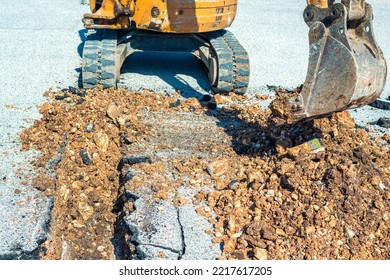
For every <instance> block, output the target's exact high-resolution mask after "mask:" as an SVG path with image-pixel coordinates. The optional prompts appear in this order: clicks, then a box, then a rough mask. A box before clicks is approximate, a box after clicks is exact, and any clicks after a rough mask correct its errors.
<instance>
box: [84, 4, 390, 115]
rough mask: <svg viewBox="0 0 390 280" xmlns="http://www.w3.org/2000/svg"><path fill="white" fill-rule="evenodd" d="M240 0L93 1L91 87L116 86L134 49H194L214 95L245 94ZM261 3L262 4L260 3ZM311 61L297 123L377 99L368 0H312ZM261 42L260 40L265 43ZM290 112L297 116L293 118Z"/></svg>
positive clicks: (380, 79)
mask: <svg viewBox="0 0 390 280" xmlns="http://www.w3.org/2000/svg"><path fill="white" fill-rule="evenodd" d="M237 2H238V0H148V1H144V0H90V10H91V13H88V14H85V15H84V18H83V23H84V26H85V28H87V29H89V31H88V34H87V39H86V42H85V45H84V49H83V62H82V83H83V87H84V88H94V87H96V86H98V85H102V86H103V87H105V88H109V87H117V83H118V81H119V78H120V69H121V67H122V64H123V62H124V61H125V59H126V57H128V56H130V55H131V54H133V53H135V52H192V53H193V54H194V55H195V56H196V57H198V58H199V60H201V61H202V62H203V63H204V65H205V66H206V67H205V70H206V72H207V76H208V79H209V82H210V85H211V88H212V90H213V91H214V92H215V93H222V94H223V93H229V92H234V93H237V94H245V92H246V91H247V88H248V84H249V76H250V63H249V57H248V53H247V52H246V50H245V49H244V47H243V46H242V45H241V44H240V42H239V41H238V40H237V39H236V38H235V36H234V35H233V34H232V33H231V32H230V31H228V30H226V28H228V27H229V26H230V25H231V24H232V23H233V21H234V19H235V16H236V13H237ZM259 5H261V3H259ZM303 18H304V21H305V22H306V24H307V25H308V26H309V45H310V53H309V62H308V69H307V76H306V80H305V82H304V84H303V86H302V89H301V90H300V92H299V93H298V94H296V95H294V96H293V97H291V98H289V99H286V101H285V103H286V104H285V106H286V108H287V111H289V113H290V114H291V115H292V119H293V120H294V122H295V121H301V120H305V119H311V118H317V117H322V116H326V115H328V114H330V113H333V112H337V111H343V110H347V109H351V108H356V107H360V106H363V105H367V104H370V103H372V102H374V101H375V100H376V99H377V98H378V97H379V96H380V94H381V93H382V91H383V88H384V85H385V82H386V76H387V65H386V61H385V59H384V55H383V53H382V51H381V49H380V48H379V46H378V44H377V42H376V40H375V37H374V33H373V27H372V20H373V11H372V7H371V5H369V4H368V3H366V1H365V0H341V1H335V0H307V7H306V9H305V10H304V12H303ZM259 47H261V46H259ZM290 117H291V116H290Z"/></svg>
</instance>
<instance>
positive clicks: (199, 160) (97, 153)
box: [21, 89, 390, 259]
mask: <svg viewBox="0 0 390 280" xmlns="http://www.w3.org/2000/svg"><path fill="white" fill-rule="evenodd" d="M76 93H77V94H78V95H77V94H71V93H70V92H67V91H63V92H58V93H48V96H49V97H50V98H51V99H52V101H51V102H48V103H46V104H44V105H43V106H42V107H41V113H42V114H43V118H42V119H41V120H40V121H37V122H36V123H35V124H34V126H33V127H31V128H29V129H27V130H25V131H24V132H23V133H22V135H21V138H22V140H23V143H24V148H25V149H27V148H35V149H38V150H40V151H41V152H42V154H41V156H40V157H39V158H38V159H37V160H36V165H37V167H39V168H40V170H43V171H42V174H41V175H40V176H41V177H40V178H41V179H39V180H36V182H37V184H36V185H37V187H38V188H39V189H41V190H45V192H46V193H47V194H48V195H54V197H55V206H54V210H53V214H52V216H53V217H52V223H51V236H52V238H51V239H50V240H48V241H47V242H46V244H44V245H43V247H44V248H45V250H47V252H46V253H45V254H43V256H44V257H45V258H48V259H53V258H55V259H58V258H62V259H66V258H70V259H104V258H107V259H112V258H115V248H114V247H115V242H114V241H113V240H112V239H113V236H114V234H115V233H114V231H115V227H116V226H118V223H117V218H118V217H117V215H116V214H115V213H114V212H115V211H113V210H114V205H115V203H117V200H118V198H119V197H120V195H121V192H122V191H121V187H120V185H121V182H120V181H119V177H120V174H121V172H122V175H121V176H122V177H123V176H126V174H123V166H122V169H121V168H119V170H118V164H119V163H120V162H121V158H122V155H126V156H129V152H131V151H132V150H133V149H134V150H137V152H140V151H143V156H145V158H148V159H151V160H146V161H141V162H139V163H132V168H133V169H134V170H136V172H135V174H133V175H132V176H130V178H128V179H127V180H126V182H125V184H127V185H128V188H129V189H131V188H137V187H145V186H150V187H151V188H152V190H153V191H154V193H155V199H157V200H158V199H166V198H167V197H168V196H169V194H172V193H175V189H176V188H177V187H178V186H183V185H185V186H188V187H191V186H193V185H196V186H197V187H199V186H210V185H211V186H214V190H212V191H205V190H204V191H200V192H199V193H198V194H197V195H196V196H195V197H186V198H185V197H178V198H177V203H178V204H182V203H187V202H188V201H189V200H191V201H192V202H193V203H195V204H199V208H198V210H197V212H198V213H200V214H202V215H203V216H205V218H207V219H209V220H210V221H211V222H212V223H213V224H215V231H214V232H213V233H210V234H213V235H214V242H215V243H221V244H223V254H222V256H221V257H220V258H221V259H325V258H326V259H388V258H389V257H390V255H389V254H390V253H389V252H390V250H389V248H390V247H389V246H390V244H389V230H388V226H389V218H390V191H389V187H390V166H389V160H390V152H389V140H388V139H389V136H388V135H385V136H384V137H383V138H377V139H371V138H370V137H369V135H368V134H367V132H366V131H365V130H363V129H358V128H355V124H354V122H353V120H352V119H351V117H350V116H349V114H348V113H347V112H343V113H338V114H334V115H332V116H330V117H327V118H323V119H320V120H314V121H311V122H308V123H303V124H297V125H288V126H287V125H279V126H272V125H270V121H269V118H270V114H271V111H270V110H268V109H267V110H264V109H261V106H260V104H256V105H253V106H244V105H242V104H243V102H244V101H243V100H241V99H242V98H241V97H240V98H235V96H233V95H230V96H229V97H228V98H222V97H220V96H217V98H216V99H215V100H214V99H213V100H212V102H215V103H217V104H223V106H221V105H219V106H218V108H217V109H214V107H212V109H210V106H208V103H207V102H199V101H197V100H196V99H193V98H191V99H188V100H184V101H183V100H179V99H178V96H173V97H169V96H164V95H160V94H155V93H149V92H144V93H130V92H128V91H126V90H101V89H96V90H91V91H88V92H87V94H86V95H84V93H83V92H76ZM221 98H222V99H223V100H219V99H221ZM215 103H214V104H215ZM176 112H180V114H177V113H176ZM183 115H186V116H192V115H195V116H197V118H203V119H204V122H206V123H210V127H209V128H208V129H209V130H208V131H207V133H210V134H211V133H212V134H213V135H214V136H215V135H218V137H219V139H220V141H218V142H216V141H203V142H202V143H200V145H196V146H194V147H192V149H193V152H192V154H190V155H187V154H186V155H182V156H177V158H174V159H170V160H169V162H163V161H161V160H157V161H156V160H154V157H155V153H156V152H159V153H160V154H163V153H164V151H170V150H174V149H175V145H174V143H171V144H166V143H164V144H161V145H159V143H158V139H164V137H168V136H166V135H169V134H170V132H169V129H172V127H168V126H167V127H166V128H164V125H161V123H162V122H161V123H159V121H158V120H159V118H164V119H168V118H171V119H172V123H174V122H175V118H179V117H180V116H183ZM148 118H149V121H148ZM175 129H177V130H181V131H182V135H183V138H181V139H178V141H185V139H184V136H185V135H186V134H185V131H186V127H185V126H183V127H175ZM221 131H222V133H221ZM200 133H201V132H200ZM162 142H163V141H162ZM148 143H149V144H150V143H152V144H153V147H152V149H151V147H148ZM149 146H150V145H149ZM134 147H136V148H134ZM202 154H204V155H207V156H201V155H202ZM122 163H123V161H122ZM167 166H169V168H170V169H172V168H173V169H175V170H176V174H174V176H167V171H166V169H167ZM50 170H54V174H55V182H53V180H52V179H50V180H45V179H44V178H45V177H44V176H48V175H47V174H46V175H45V174H44V173H50V172H49V171H50ZM46 178H47V177H46ZM184 178H185V179H184ZM43 181H44V182H50V184H45V183H42V182H43ZM202 201H204V202H206V203H207V205H208V207H204V206H201V202H202ZM128 208H129V211H131V207H128ZM213 213H214V214H213ZM45 250H43V251H45Z"/></svg>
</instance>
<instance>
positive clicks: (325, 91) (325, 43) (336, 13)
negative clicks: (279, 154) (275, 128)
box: [286, 0, 387, 122]
mask: <svg viewBox="0 0 390 280" xmlns="http://www.w3.org/2000/svg"><path fill="white" fill-rule="evenodd" d="M334 2H335V1H334V0H333V1H328V0H325V1H323V0H317V1H308V3H309V4H310V3H312V4H311V5H308V6H307V8H306V9H305V11H304V19H305V21H306V23H307V24H308V26H309V27H310V31H309V42H310V57H309V65H308V71H307V77H306V81H305V83H304V85H303V87H302V90H301V92H300V93H298V94H296V95H294V96H293V97H291V98H289V99H287V103H288V104H286V107H287V108H286V109H288V110H287V111H289V116H288V118H289V122H296V121H299V120H302V119H311V118H316V117H321V116H325V115H328V114H330V113H333V112H337V111H342V110H346V109H350V108H356V107H360V106H363V105H367V104H370V103H372V102H374V101H375V100H376V99H377V98H378V97H379V95H380V94H381V93H382V91H383V88H384V85H385V81H386V75H387V66H386V61H385V59H384V56H383V53H382V51H381V50H380V48H379V47H378V45H377V43H376V41H375V38H374V34H373V28H372V19H373V13H372V8H371V6H370V5H369V4H367V3H365V1H364V0H344V1H341V3H334Z"/></svg>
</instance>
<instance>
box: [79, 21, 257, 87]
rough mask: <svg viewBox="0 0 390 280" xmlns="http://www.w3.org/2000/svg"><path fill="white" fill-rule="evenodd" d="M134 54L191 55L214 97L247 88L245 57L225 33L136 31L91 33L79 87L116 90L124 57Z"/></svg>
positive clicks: (84, 55)
mask: <svg viewBox="0 0 390 280" xmlns="http://www.w3.org/2000/svg"><path fill="white" fill-rule="evenodd" d="M135 52H192V53H193V54H194V55H195V56H196V57H198V58H199V59H200V60H201V61H202V62H203V63H204V65H205V66H206V68H207V70H208V73H207V76H208V79H209V82H210V85H211V88H212V90H213V91H214V92H215V93H229V92H235V93H237V94H244V93H245V92H246V90H247V87H248V84H249V75H250V66H249V65H250V64H249V58H248V54H247V52H246V51H245V49H244V48H243V47H242V46H241V44H240V43H239V42H238V40H237V39H236V38H235V37H234V35H233V34H232V33H231V32H229V31H227V30H219V31H213V32H207V33H191V34H167V33H158V32H152V31H143V30H139V29H130V30H119V31H117V30H105V29H104V30H93V29H92V30H89V32H88V34H87V39H86V42H85V45H84V51H83V63H82V83H83V87H84V88H94V87H96V86H98V85H99V84H100V85H102V86H103V87H104V88H109V87H114V88H116V87H117V82H118V81H119V78H120V69H121V67H122V65H123V63H124V61H125V59H126V57H128V56H130V55H131V54H133V53H135Z"/></svg>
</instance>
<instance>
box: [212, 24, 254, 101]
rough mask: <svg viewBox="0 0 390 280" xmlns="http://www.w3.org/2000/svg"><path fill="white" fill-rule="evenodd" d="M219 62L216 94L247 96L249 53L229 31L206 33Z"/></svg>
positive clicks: (214, 87)
mask: <svg viewBox="0 0 390 280" xmlns="http://www.w3.org/2000/svg"><path fill="white" fill-rule="evenodd" d="M206 35H207V37H208V39H209V41H210V43H211V46H212V48H213V49H214V52H215V56H216V57H217V60H218V66H219V68H218V78H217V82H216V84H214V85H212V87H213V90H214V92H217V93H228V92H231V91H233V92H235V93H237V94H245V92H246V91H247V88H248V84H249V75H250V64H249V57H248V53H247V52H246V50H245V49H244V47H243V46H242V45H241V44H240V43H239V42H238V40H237V39H236V37H235V36H234V35H233V33H231V32H230V31H227V30H220V31H215V32H210V33H206Z"/></svg>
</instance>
